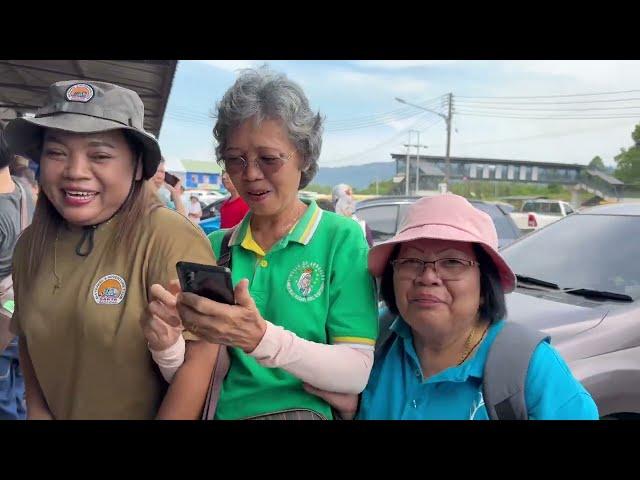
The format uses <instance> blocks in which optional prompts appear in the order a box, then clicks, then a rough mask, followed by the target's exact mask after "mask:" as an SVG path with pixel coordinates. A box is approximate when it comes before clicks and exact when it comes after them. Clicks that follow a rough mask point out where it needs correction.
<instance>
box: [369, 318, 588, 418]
mask: <svg viewBox="0 0 640 480" xmlns="http://www.w3.org/2000/svg"><path fill="white" fill-rule="evenodd" d="M503 326H504V321H500V322H496V323H495V324H493V325H491V326H490V327H489V329H488V331H487V334H486V336H485V338H484V340H483V341H482V343H481V344H480V346H479V347H478V349H477V350H476V352H475V354H474V355H473V356H472V357H470V358H469V359H468V360H467V361H465V362H464V363H463V364H462V365H459V366H456V367H451V368H448V369H446V370H443V371H442V372H440V373H438V374H436V375H434V376H432V377H431V378H428V379H427V380H424V379H423V376H422V369H421V367H420V362H419V360H418V356H417V354H416V351H415V349H414V346H413V336H412V334H411V329H410V328H409V326H408V325H407V324H406V323H405V322H404V320H402V318H400V317H398V318H397V319H396V320H395V321H394V323H393V324H392V325H391V330H393V331H395V332H396V333H397V337H396V339H395V340H394V341H393V344H392V345H391V346H390V348H389V349H388V350H387V353H386V355H385V356H384V358H381V359H380V360H378V361H376V362H375V364H374V366H373V370H372V372H371V376H370V378H369V383H368V385H367V388H366V389H365V391H364V392H363V394H362V399H361V403H360V411H359V413H358V419H362V420H488V419H489V415H488V413H487V410H486V408H485V407H484V401H483V397H482V377H483V371H484V365H485V362H486V360H487V354H488V353H489V349H490V348H491V344H492V343H493V341H494V339H495V338H496V335H497V334H498V332H499V331H500V330H501V329H502V327H503ZM525 401H526V404H527V409H528V412H529V418H530V419H532V420H533V419H537V420H571V419H575V420H597V419H598V409H597V408H596V405H595V402H594V401H593V399H592V398H591V395H589V393H588V392H587V391H586V390H585V389H584V387H583V386H582V385H581V384H580V382H578V381H577V380H576V379H575V378H574V377H573V375H572V374H571V371H570V370H569V368H568V366H567V364H566V363H565V361H564V360H563V359H562V357H560V355H559V354H558V352H557V351H556V350H555V348H553V347H552V346H551V345H550V344H549V343H548V342H546V341H544V342H542V343H540V345H538V347H537V348H536V349H535V350H534V353H533V356H532V358H531V363H530V365H529V371H528V372H527V378H526V384H525Z"/></svg>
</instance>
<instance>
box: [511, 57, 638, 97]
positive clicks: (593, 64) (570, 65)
mask: <svg viewBox="0 0 640 480" xmlns="http://www.w3.org/2000/svg"><path fill="white" fill-rule="evenodd" d="M503 66H504V67H505V68H506V70H507V71H520V72H524V73H534V74H537V75H540V76H549V79H548V80H549V81H557V80H558V79H559V78H562V77H564V78H567V79H572V80H574V81H577V82H579V84H581V85H580V86H593V87H594V88H600V89H602V88H605V89H607V91H609V90H623V89H636V88H637V87H638V84H639V83H640V61H637V60H522V61H510V62H503ZM613 85H616V87H615V88H611V87H612V86H613ZM625 86H626V87H625ZM567 87H569V88H570V89H571V88H573V89H574V93H591V92H588V91H587V92H576V91H575V87H576V85H575V84H573V85H572V84H568V85H567Z"/></svg>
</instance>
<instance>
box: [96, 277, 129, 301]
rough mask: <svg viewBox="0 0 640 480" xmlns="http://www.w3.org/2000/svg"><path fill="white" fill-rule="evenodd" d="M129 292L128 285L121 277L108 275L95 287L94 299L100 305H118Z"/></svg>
mask: <svg viewBox="0 0 640 480" xmlns="http://www.w3.org/2000/svg"><path fill="white" fill-rule="evenodd" d="M126 292H127V284H126V283H125V281H124V279H123V278H122V277H121V276H119V275H106V276H104V277H102V278H101V279H100V280H98V282H97V283H96V284H95V286H94V287H93V299H94V300H95V301H96V303H97V304H98V305H117V304H118V303H120V302H122V299H123V298H124V295H125V293H126Z"/></svg>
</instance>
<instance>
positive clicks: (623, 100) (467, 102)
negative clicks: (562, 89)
mask: <svg viewBox="0 0 640 480" xmlns="http://www.w3.org/2000/svg"><path fill="white" fill-rule="evenodd" d="M457 98H458V97H456V99H457ZM636 100H640V97H633V98H610V99H607V100H575V101H570V102H538V101H529V102H497V101H494V102H483V101H481V100H458V102H457V103H459V104H461V105H469V106H470V105H474V104H475V105H533V106H536V105H575V104H582V103H610V102H632V101H636Z"/></svg>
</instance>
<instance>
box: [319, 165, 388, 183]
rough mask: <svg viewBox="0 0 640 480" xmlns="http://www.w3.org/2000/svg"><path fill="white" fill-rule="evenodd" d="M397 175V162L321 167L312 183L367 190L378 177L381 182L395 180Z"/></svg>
mask: <svg viewBox="0 0 640 480" xmlns="http://www.w3.org/2000/svg"><path fill="white" fill-rule="evenodd" d="M395 174H396V163H395V162H375V163H365V164H364V165H349V166H346V167H322V166H321V167H320V170H318V173H317V175H316V176H315V178H314V179H313V180H312V181H311V183H315V184H316V185H327V186H330V187H332V186H334V185H337V184H338V183H347V184H349V185H351V186H352V187H354V188H366V187H368V186H369V185H370V184H371V183H373V182H375V181H376V177H377V178H378V181H380V182H381V181H383V180H389V179H391V178H393V176H394V175H395Z"/></svg>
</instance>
